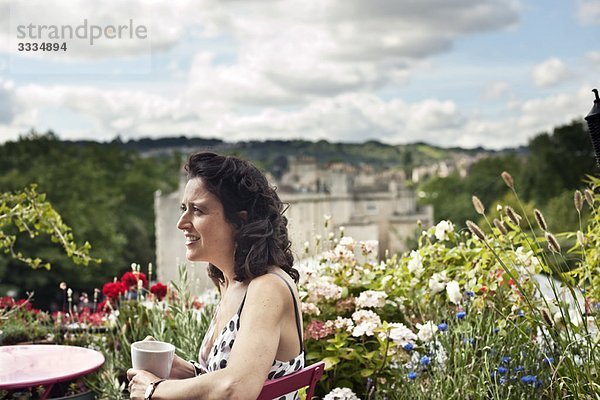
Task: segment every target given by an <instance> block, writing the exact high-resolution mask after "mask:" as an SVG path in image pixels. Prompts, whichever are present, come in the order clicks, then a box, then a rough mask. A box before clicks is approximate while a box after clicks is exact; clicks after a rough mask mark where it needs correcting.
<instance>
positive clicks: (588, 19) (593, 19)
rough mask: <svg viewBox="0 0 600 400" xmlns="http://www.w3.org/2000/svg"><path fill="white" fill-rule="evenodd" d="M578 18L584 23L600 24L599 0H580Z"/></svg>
mask: <svg viewBox="0 0 600 400" xmlns="http://www.w3.org/2000/svg"><path fill="white" fill-rule="evenodd" d="M576 13H577V18H578V19H579V21H580V22H581V23H583V24H600V2H598V0H578V1H577V11H576Z"/></svg>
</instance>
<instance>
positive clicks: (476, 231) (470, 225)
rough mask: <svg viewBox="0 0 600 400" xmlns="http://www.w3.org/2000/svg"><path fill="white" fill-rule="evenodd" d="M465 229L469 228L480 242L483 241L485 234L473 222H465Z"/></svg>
mask: <svg viewBox="0 0 600 400" xmlns="http://www.w3.org/2000/svg"><path fill="white" fill-rule="evenodd" d="M467 228H469V230H470V231H471V233H472V234H473V235H475V236H477V237H478V238H479V239H481V240H485V234H484V233H483V231H482V230H481V228H479V226H477V224H476V223H475V222H473V221H470V220H467Z"/></svg>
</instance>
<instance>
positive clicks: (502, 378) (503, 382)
mask: <svg viewBox="0 0 600 400" xmlns="http://www.w3.org/2000/svg"><path fill="white" fill-rule="evenodd" d="M506 382H508V379H506V377H505V376H501V377H500V384H501V385H505V384H506Z"/></svg>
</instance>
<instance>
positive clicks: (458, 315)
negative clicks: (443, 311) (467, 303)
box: [456, 311, 467, 319]
mask: <svg viewBox="0 0 600 400" xmlns="http://www.w3.org/2000/svg"><path fill="white" fill-rule="evenodd" d="M466 316H467V313H466V312H464V311H459V312H457V313H456V318H458V319H465V317H466Z"/></svg>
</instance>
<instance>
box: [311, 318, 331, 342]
mask: <svg viewBox="0 0 600 400" xmlns="http://www.w3.org/2000/svg"><path fill="white" fill-rule="evenodd" d="M333 331H334V329H333V327H332V326H330V325H327V324H326V323H325V322H323V321H319V320H316V319H315V320H312V321H310V323H309V324H308V326H307V327H306V336H308V338H310V339H315V340H319V339H323V338H325V337H327V336H329V335H331V334H332V333H333Z"/></svg>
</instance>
